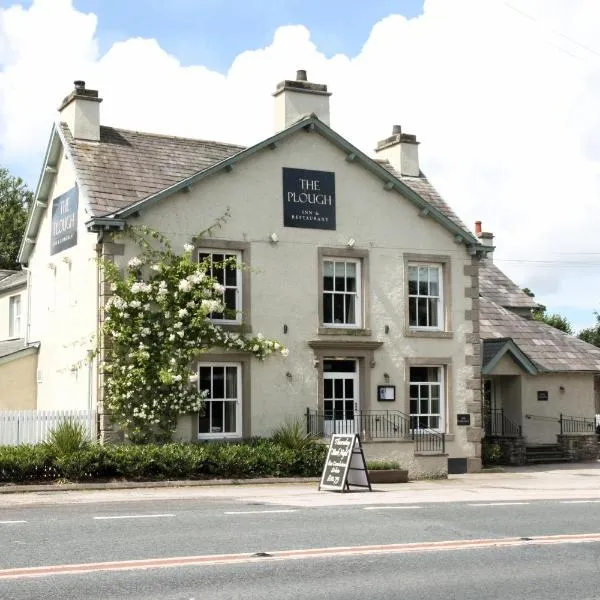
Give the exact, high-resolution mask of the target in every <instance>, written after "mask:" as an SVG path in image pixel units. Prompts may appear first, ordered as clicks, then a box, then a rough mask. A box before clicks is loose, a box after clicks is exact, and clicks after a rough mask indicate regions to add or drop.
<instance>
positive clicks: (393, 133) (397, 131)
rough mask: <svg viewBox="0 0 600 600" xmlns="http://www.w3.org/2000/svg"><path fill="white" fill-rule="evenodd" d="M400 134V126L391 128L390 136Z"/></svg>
mask: <svg viewBox="0 0 600 600" xmlns="http://www.w3.org/2000/svg"><path fill="white" fill-rule="evenodd" d="M401 133H402V126H400V125H394V126H393V127H392V135H400V134H401Z"/></svg>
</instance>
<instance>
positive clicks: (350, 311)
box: [345, 294, 356, 325]
mask: <svg viewBox="0 0 600 600" xmlns="http://www.w3.org/2000/svg"><path fill="white" fill-rule="evenodd" d="M345 298H346V323H347V324H349V325H356V310H355V305H356V297H355V296H351V295H349V294H347V295H346V296H345Z"/></svg>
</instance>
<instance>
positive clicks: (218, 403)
mask: <svg viewBox="0 0 600 600" xmlns="http://www.w3.org/2000/svg"><path fill="white" fill-rule="evenodd" d="M223 404H225V403H224V402H223V401H222V400H212V401H211V403H210V406H211V421H210V432H209V433H224V430H223V425H224V423H223Z"/></svg>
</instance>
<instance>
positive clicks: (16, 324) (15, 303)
mask: <svg viewBox="0 0 600 600" xmlns="http://www.w3.org/2000/svg"><path fill="white" fill-rule="evenodd" d="M8 337H11V338H18V337H21V296H20V295H17V296H11V297H10V298H9V299H8Z"/></svg>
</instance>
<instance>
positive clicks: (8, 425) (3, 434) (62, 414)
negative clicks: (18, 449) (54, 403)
mask: <svg viewBox="0 0 600 600" xmlns="http://www.w3.org/2000/svg"><path fill="white" fill-rule="evenodd" d="M69 419H70V420H72V421H77V422H79V423H82V424H83V425H84V426H85V427H86V429H87V431H88V434H89V436H90V439H91V440H95V439H96V411H94V410H0V446H18V445H19V444H39V443H41V442H45V441H47V439H48V436H49V434H50V432H51V431H52V430H53V429H54V428H55V427H56V426H57V425H59V424H60V423H61V422H62V421H65V420H69Z"/></svg>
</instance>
